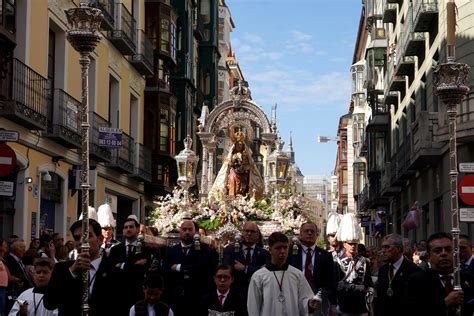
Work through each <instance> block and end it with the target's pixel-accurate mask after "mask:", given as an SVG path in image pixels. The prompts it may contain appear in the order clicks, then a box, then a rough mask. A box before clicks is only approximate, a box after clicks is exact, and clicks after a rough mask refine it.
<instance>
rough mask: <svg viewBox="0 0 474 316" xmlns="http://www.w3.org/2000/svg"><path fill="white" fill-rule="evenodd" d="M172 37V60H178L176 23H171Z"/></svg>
mask: <svg viewBox="0 0 474 316" xmlns="http://www.w3.org/2000/svg"><path fill="white" fill-rule="evenodd" d="M170 35H171V38H170V44H171V45H170V47H171V58H173V59H174V60H176V25H175V24H174V23H171V26H170Z"/></svg>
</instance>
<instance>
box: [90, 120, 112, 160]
mask: <svg viewBox="0 0 474 316" xmlns="http://www.w3.org/2000/svg"><path fill="white" fill-rule="evenodd" d="M89 122H90V125H91V128H90V131H89V155H90V157H91V158H92V159H94V160H96V161H100V162H110V160H111V159H112V153H111V151H110V149H108V148H107V147H103V146H101V145H100V142H99V130H100V128H101V127H111V124H110V122H109V121H107V120H106V119H105V118H103V117H102V116H100V115H99V114H97V113H96V112H94V111H90V112H89Z"/></svg>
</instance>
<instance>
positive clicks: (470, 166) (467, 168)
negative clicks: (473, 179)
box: [459, 162, 474, 173]
mask: <svg viewBox="0 0 474 316" xmlns="http://www.w3.org/2000/svg"><path fill="white" fill-rule="evenodd" d="M459 172H466V173H474V162H462V163H460V164H459Z"/></svg>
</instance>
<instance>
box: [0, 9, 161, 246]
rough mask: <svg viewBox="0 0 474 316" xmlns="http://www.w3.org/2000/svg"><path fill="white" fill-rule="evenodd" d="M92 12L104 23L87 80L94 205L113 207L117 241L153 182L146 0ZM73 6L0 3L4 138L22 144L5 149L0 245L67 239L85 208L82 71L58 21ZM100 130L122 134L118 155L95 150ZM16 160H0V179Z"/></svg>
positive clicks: (0, 190) (0, 94)
mask: <svg viewBox="0 0 474 316" xmlns="http://www.w3.org/2000/svg"><path fill="white" fill-rule="evenodd" d="M91 3H92V4H93V5H94V6H96V7H98V8H100V9H101V10H102V11H103V14H104V21H103V22H102V27H101V31H102V34H103V39H102V41H101V42H100V43H99V45H98V46H97V48H96V50H95V51H94V52H93V53H92V55H91V66H90V71H89V95H90V97H89V121H90V124H91V127H90V135H89V136H90V137H89V139H90V165H91V176H90V178H91V185H92V190H91V192H90V205H91V206H95V207H98V206H99V205H101V204H103V203H104V202H108V203H110V204H111V205H112V209H113V211H114V212H116V215H117V219H118V230H117V233H121V222H122V221H123V219H124V218H126V217H127V216H128V215H129V214H131V213H133V214H136V215H138V216H139V217H140V216H143V213H144V212H143V210H144V207H145V203H147V201H148V200H149V199H148V198H146V197H145V194H144V182H146V181H150V180H151V173H150V170H151V154H150V151H149V149H147V148H145V147H144V146H143V127H142V123H141V122H143V116H144V114H143V113H144V90H145V77H144V76H145V75H149V74H152V73H153V51H152V49H151V45H150V42H149V40H148V39H147V38H146V35H145V32H144V31H143V30H144V28H145V25H144V24H145V14H144V10H145V0H135V1H133V0H124V1H120V0H95V1H91ZM78 4H79V0H75V1H71V0H54V1H52V0H49V1H48V0H34V1H31V0H3V1H0V6H2V8H1V10H0V14H1V15H2V16H1V19H0V60H1V61H2V63H1V64H2V69H1V71H0V128H3V129H5V130H6V131H12V132H18V135H19V137H18V140H17V141H14V139H10V140H13V141H9V142H6V145H7V146H9V147H10V148H12V149H13V150H14V153H15V155H16V166H15V168H14V169H13V171H11V172H10V173H8V174H6V175H2V174H1V171H0V236H3V237H8V236H9V235H10V234H17V235H19V236H20V237H22V238H24V239H25V240H30V238H33V237H38V236H39V235H40V234H41V233H42V232H43V231H46V232H53V231H54V232H58V233H60V234H63V235H65V236H66V234H67V233H68V232H67V230H68V227H69V225H70V224H71V223H72V222H73V221H75V220H76V219H77V217H78V212H79V211H80V208H81V206H80V204H81V203H80V196H81V192H80V190H77V189H78V188H79V186H78V182H79V181H78V180H77V177H76V176H75V175H76V172H77V170H79V168H80V165H81V155H80V154H81V141H80V133H81V131H80V119H81V118H80V110H81V108H80V101H79V100H81V77H80V65H79V54H78V53H77V52H76V51H75V50H74V49H73V48H72V46H71V45H70V44H69V42H68V41H67V38H66V31H67V30H68V24H67V19H66V15H65V13H64V10H67V9H69V8H71V7H72V6H74V5H78ZM100 127H111V128H119V129H121V130H122V135H121V136H122V146H121V147H120V148H117V149H110V148H106V147H102V146H99V128H100ZM13 134H14V133H13ZM6 135H7V136H8V135H10V136H11V134H9V133H6ZM2 155H3V156H2ZM14 160H15V159H8V157H5V155H4V153H2V151H0V170H1V169H2V164H4V166H3V167H5V165H8V164H9V163H13V162H14ZM77 175H79V173H78V172H77Z"/></svg>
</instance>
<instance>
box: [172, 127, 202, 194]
mask: <svg viewBox="0 0 474 316" xmlns="http://www.w3.org/2000/svg"><path fill="white" fill-rule="evenodd" d="M183 143H184V149H183V150H181V151H180V153H179V154H178V155H177V156H175V159H176V164H177V166H178V184H179V186H180V187H181V188H183V190H184V200H185V201H186V203H187V202H188V200H189V192H188V189H189V188H190V187H192V186H193V185H194V184H195V183H196V170H197V163H198V161H199V157H198V156H196V154H195V153H194V151H192V150H191V146H192V144H193V140H192V138H191V137H190V136H189V135H188V136H187V137H186V138H185V139H184V140H183Z"/></svg>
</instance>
